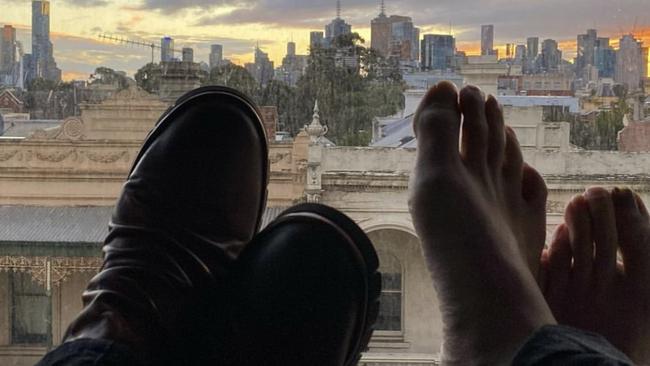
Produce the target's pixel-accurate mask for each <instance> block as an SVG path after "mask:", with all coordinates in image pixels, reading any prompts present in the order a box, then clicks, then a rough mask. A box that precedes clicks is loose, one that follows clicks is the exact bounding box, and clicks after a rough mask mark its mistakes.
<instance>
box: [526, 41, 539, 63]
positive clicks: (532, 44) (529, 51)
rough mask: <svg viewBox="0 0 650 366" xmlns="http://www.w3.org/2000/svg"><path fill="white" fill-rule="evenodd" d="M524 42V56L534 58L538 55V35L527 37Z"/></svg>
mask: <svg viewBox="0 0 650 366" xmlns="http://www.w3.org/2000/svg"><path fill="white" fill-rule="evenodd" d="M526 44H527V46H526V58H527V59H529V60H534V59H535V57H537V55H539V37H528V39H527V40H526Z"/></svg>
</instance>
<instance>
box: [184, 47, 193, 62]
mask: <svg viewBox="0 0 650 366" xmlns="http://www.w3.org/2000/svg"><path fill="white" fill-rule="evenodd" d="M182 60H183V62H194V50H193V49H191V48H189V47H184V48H183V58H182Z"/></svg>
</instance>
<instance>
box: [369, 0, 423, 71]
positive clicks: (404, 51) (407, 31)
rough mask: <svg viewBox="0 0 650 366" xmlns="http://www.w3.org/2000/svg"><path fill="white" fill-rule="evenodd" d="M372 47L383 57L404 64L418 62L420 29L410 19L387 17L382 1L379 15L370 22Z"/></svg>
mask: <svg viewBox="0 0 650 366" xmlns="http://www.w3.org/2000/svg"><path fill="white" fill-rule="evenodd" d="M370 47H372V48H374V49H375V50H377V51H378V52H379V53H380V54H381V55H382V56H384V57H392V58H395V59H398V60H399V61H400V62H402V63H409V62H417V61H418V60H419V58H420V29H419V28H417V27H415V26H413V20H412V19H411V18H410V17H406V16H401V15H391V16H387V15H386V11H385V5H384V2H383V1H382V2H381V9H380V13H379V15H378V16H377V17H376V18H375V19H373V20H372V21H371V22H370Z"/></svg>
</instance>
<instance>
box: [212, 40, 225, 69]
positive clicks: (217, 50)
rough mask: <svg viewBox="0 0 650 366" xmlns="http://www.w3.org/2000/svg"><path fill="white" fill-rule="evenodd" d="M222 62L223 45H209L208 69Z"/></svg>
mask: <svg viewBox="0 0 650 366" xmlns="http://www.w3.org/2000/svg"><path fill="white" fill-rule="evenodd" d="M222 62H223V46H222V45H220V44H213V45H211V46H210V70H212V69H214V68H215V67H219V66H221V63H222Z"/></svg>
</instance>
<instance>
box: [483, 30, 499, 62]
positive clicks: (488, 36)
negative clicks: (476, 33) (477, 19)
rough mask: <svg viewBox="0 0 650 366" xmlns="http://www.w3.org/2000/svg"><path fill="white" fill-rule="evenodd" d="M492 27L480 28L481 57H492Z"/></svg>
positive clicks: (493, 51)
mask: <svg viewBox="0 0 650 366" xmlns="http://www.w3.org/2000/svg"><path fill="white" fill-rule="evenodd" d="M494 54H496V51H495V50H494V25H492V24H489V25H482V26H481V55H483V56H487V55H494Z"/></svg>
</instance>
